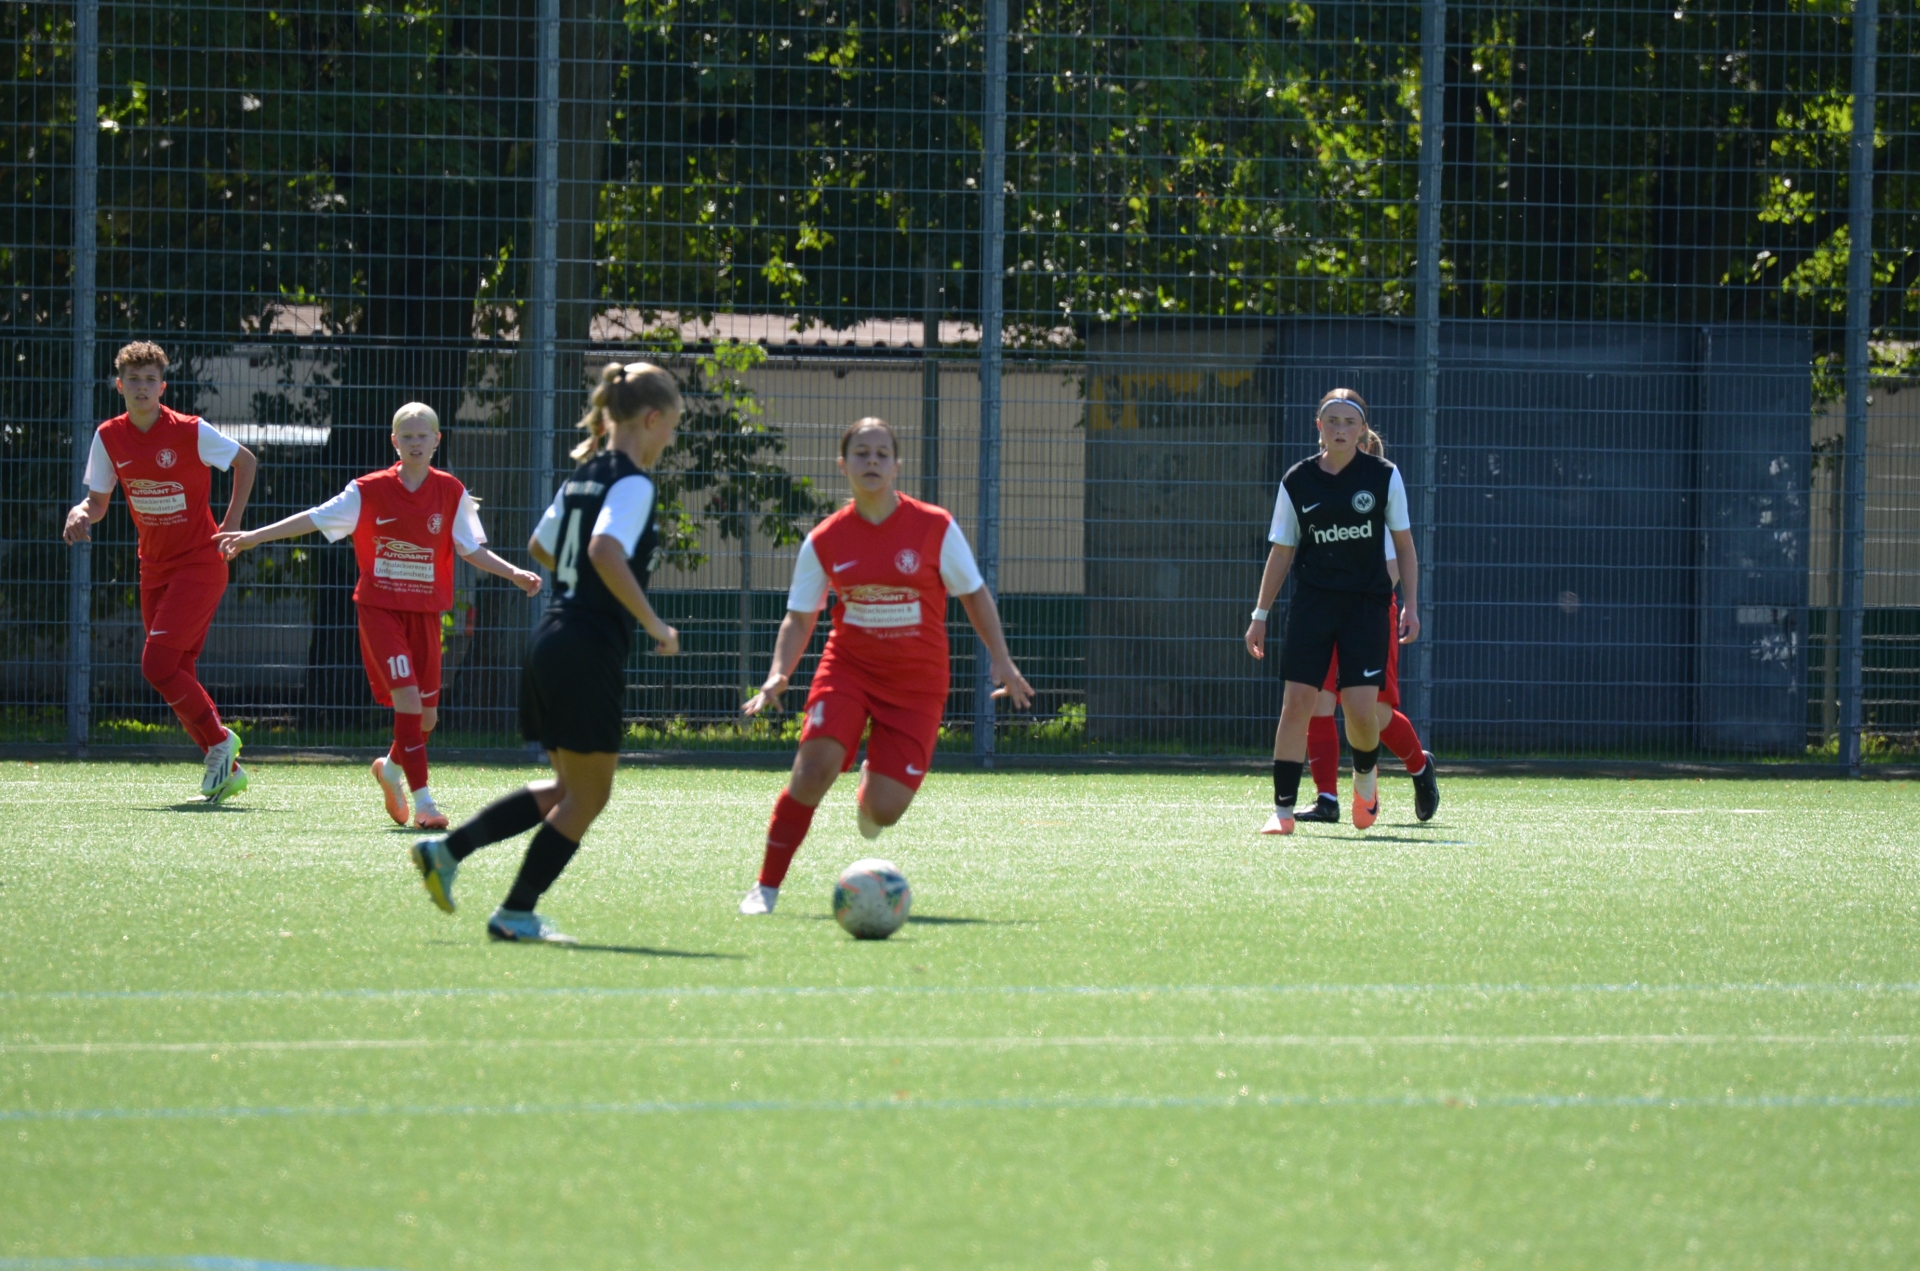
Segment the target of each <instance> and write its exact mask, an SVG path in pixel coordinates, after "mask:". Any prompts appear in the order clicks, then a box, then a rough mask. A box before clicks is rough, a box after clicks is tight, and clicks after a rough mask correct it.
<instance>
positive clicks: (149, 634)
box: [147, 631, 167, 637]
mask: <svg viewBox="0 0 1920 1271" xmlns="http://www.w3.org/2000/svg"><path fill="white" fill-rule="evenodd" d="M165 634H167V633H166V632H164V631H149V632H147V635H148V636H150V637H151V636H157V635H165Z"/></svg>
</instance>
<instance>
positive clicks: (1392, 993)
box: [0, 763, 1920, 1271]
mask: <svg viewBox="0 0 1920 1271" xmlns="http://www.w3.org/2000/svg"><path fill="white" fill-rule="evenodd" d="M527 775H530V774H529V772H528V771H516V770H513V769H508V768H487V767H451V766H449V767H442V768H440V769H438V770H436V773H435V776H434V786H435V790H436V792H437V793H438V794H439V795H440V797H441V800H442V804H443V806H446V807H448V808H449V809H450V810H451V811H453V812H454V813H455V815H456V816H457V815H459V814H460V813H463V812H467V811H471V810H473V809H474V808H476V807H478V806H479V805H480V804H481V803H482V802H483V801H485V800H486V799H488V798H490V797H491V796H492V795H494V794H497V793H499V792H503V791H504V790H506V789H508V788H510V787H511V786H512V785H513V784H514V783H515V782H517V781H519V780H522V779H524V778H525V776H527ZM197 778H198V769H197V767H195V768H187V767H185V766H179V765H174V766H164V765H152V766H140V765H113V764H91V765H73V764H41V765H31V764H24V763H12V764H8V765H5V766H4V767H0V800H4V803H5V806H6V815H5V817H4V820H3V821H0V904H4V916H5V923H6V939H5V942H4V943H3V944H0V967H3V968H4V977H3V978H0V1190H3V1191H4V1195H0V1267H19V1266H32V1267H36V1268H40V1267H46V1268H59V1267H73V1266H81V1265H87V1263H85V1262H79V1261H72V1260H75V1259H99V1258H107V1259H136V1260H138V1259H149V1260H153V1259H162V1260H164V1259H169V1258H186V1257H216V1256H217V1257H228V1258H248V1259H260V1260H263V1261H274V1262H284V1263H305V1264H318V1265H325V1266H330V1267H370V1268H394V1269H397V1268H407V1269H410V1271H428V1269H430V1268H440V1267H461V1266H470V1267H554V1268H601V1267H607V1268H613V1267H621V1268H625V1267H640V1266H646V1267H776V1266H777V1267H785V1266H796V1267H799V1266H827V1265H833V1266H854V1267H876V1268H879V1267H885V1268H896V1267H915V1268H933V1267H959V1266H965V1267H999V1266H1008V1267H1012V1266H1020V1267H1066V1268H1071V1267H1079V1268H1090V1269H1091V1271H1120V1269H1121V1268H1133V1267H1184V1266H1195V1267H1199V1266H1208V1265H1213V1266H1249V1267H1254V1266H1257V1267H1271V1266H1312V1267H1331V1268H1344V1267H1369V1268H1371V1267H1456V1266H1461V1267H1465V1266H1485V1267H1508V1266H1513V1267H1520V1266H1529V1267H1530V1266H1542V1267H1553V1268H1567V1267H1616V1266H1617V1267H1627V1266H1632V1267H1769V1268H1777V1267H1823V1268H1824V1267H1833V1266H1839V1265H1848V1266H1879V1265H1886V1266H1914V1265H1916V1264H1920V1074H1917V1073H1916V1072H1915V1070H1914V1066H1913V1059H1914V1052H1915V1047H1916V1043H1917V1042H1920V938H1917V934H1916V933H1920V887H1917V886H1916V883H1917V882H1920V868H1917V867H1920V846H1917V838H1916V835H1915V834H1914V833H1913V831H1912V828H1911V821H1910V819H1909V817H1910V813H1911V810H1912V808H1913V791H1912V789H1911V787H1908V786H1904V785H1897V784H1873V783H1868V784H1832V783H1812V782H1800V783H1790V782H1763V781H1722V782H1703V781H1637V782H1622V781H1578V780H1549V779H1526V780H1506V779H1499V780H1495V779H1478V780H1467V779H1455V780H1450V781H1448V782H1447V783H1446V785H1445V787H1444V789H1445V803H1444V805H1443V807H1442V809H1441V813H1440V815H1439V817H1438V818H1436V819H1435V820H1434V821H1433V822H1432V823H1431V824H1429V825H1425V826H1421V825H1417V824H1415V823H1414V822H1413V821H1412V818H1411V816H1410V814H1409V812H1408V809H1409V807H1410V803H1411V798H1410V794H1409V792H1408V789H1407V786H1406V783H1405V782H1404V780H1403V779H1398V778H1387V779H1386V780H1385V782H1384V787H1383V788H1384V790H1385V791H1386V795H1387V807H1386V811H1385V814H1384V816H1383V819H1382V821H1381V823H1380V824H1379V825H1377V826H1375V827H1374V828H1373V830H1371V831H1369V832H1367V833H1365V834H1360V833H1357V832H1355V831H1354V830H1352V829H1350V828H1348V827H1338V828H1335V827H1323V826H1314V827H1302V831H1301V833H1299V834H1298V835H1297V836H1296V837H1294V838H1293V839H1291V840H1273V839H1262V838H1259V837H1257V836H1256V835H1254V834H1253V833H1252V831H1253V830H1254V829H1255V828H1256V827H1257V826H1258V824H1259V822H1260V820H1261V819H1262V817H1263V816H1264V813H1265V805H1266V803H1267V788H1266V782H1265V780H1264V778H1260V777H1256V776H1166V775H1151V776H1142V775H1057V774H1050V775H1033V774H1016V773H997V774H981V773H967V772H953V771H946V772H941V773H938V774H936V775H935V777H933V778H932V779H930V780H929V782H928V784H927V786H926V788H925V790H924V791H923V792H922V794H921V797H920V799H919V801H918V802H917V803H916V805H915V806H914V808H913V809H912V811H911V812H910V813H909V814H908V816H907V818H906V820H905V821H904V822H903V823H902V824H901V825H900V826H899V827H898V828H897V829H896V830H894V831H892V832H890V833H889V834H888V835H887V837H886V838H884V839H883V840H882V841H881V843H880V844H879V845H878V847H879V849H880V850H881V853H882V854H884V855H887V856H890V857H891V858H893V859H894V860H896V861H897V862H899V864H900V865H901V866H902V867H903V868H904V869H905V871H906V872H907V874H908V876H909V877H910V878H911V879H912V881H913V884H914V888H915V903H914V913H915V917H914V921H913V922H912V923H910V924H909V925H908V927H907V928H906V929H905V930H904V931H903V932H902V933H901V934H900V935H899V936H897V937H895V938H894V939H893V940H891V941H888V942H885V943H860V942H855V941H853V940H851V939H849V938H847V937H846V936H844V935H843V934H842V933H841V932H840V930H839V928H838V927H836V926H835V925H834V924H833V922H832V921H831V918H830V917H829V913H828V904H827V899H828V892H829V888H830V885H831V879H832V875H833V873H834V872H835V870H836V869H837V868H838V867H840V866H842V865H844V864H846V863H847V862H848V861H851V860H852V859H854V858H856V857H859V856H864V855H869V854H872V852H873V850H874V845H869V844H867V843H865V842H864V841H862V840H861V839H860V838H859V837H858V836H857V835H856V834H855V832H854V826H853V815H852V809H851V805H850V800H851V795H852V790H851V783H850V782H849V783H845V784H843V786H842V788H840V789H837V790H836V791H835V792H834V794H833V795H832V796H830V797H829V800H828V803H827V804H826V805H825V808H824V809H823V812H822V814H821V816H820V817H819V818H818V819H817V820H816V821H815V823H814V827H815V828H814V831H813V835H812V837H811V838H810V839H809V841H808V843H807V845H806V848H805V849H804V851H803V852H802V854H801V856H800V858H799V860H798V861H797V863H796V865H795V869H794V872H793V874H792V876H791V877H790V878H789V880H788V885H787V887H786V888H785V890H784V891H783V894H782V899H781V903H780V908H779V911H778V913H777V914H776V915H775V916H774V917H772V918H770V919H744V918H740V917H738V916H736V914H735V913H734V905H735V902H736V901H737V899H738V897H739V895H740V893H741V892H743V891H744V890H745V888H746V886H747V884H748V882H750V881H751V878H752V874H753V870H754V867H755V866H756V865H757V863H758V851H759V849H758V842H759V838H760V833H761V831H762V829H763V827H764V824H765V819H766V815H767V810H768V807H769V805H770V802H771V799H772V796H773V794H774V792H775V790H776V789H777V788H778V785H779V782H780V776H779V774H777V773H770V772H765V771H758V772H753V771H749V772H739V771H695V770H687V769H627V770H624V771H623V772H622V773H621V776H620V781H619V785H618V787H617V789H616V791H615V795H614V800H613V804H612V806H611V808H610V809H609V810H608V812H607V813H606V814H605V816H604V817H603V819H602V820H601V822H600V823H599V824H598V825H597V826H596V827H595V829H594V831H593V833H592V834H591V835H590V836H589V837H588V839H587V842H586V845H585V847H584V848H583V849H582V852H581V854H580V856H579V857H577V858H576V860H575V862H574V865H573V867H572V869H571V870H570V871H569V872H568V874H567V875H566V876H565V877H564V878H563V879H562V880H561V882H560V884H559V885H558V887H557V888H556V889H555V890H554V891H553V892H552V893H550V895H549V897H548V899H547V902H546V904H545V905H544V906H543V909H544V911H545V912H547V913H548V914H549V915H550V916H551V917H553V918H554V919H556V920H557V921H558V922H560V923H561V924H562V925H563V926H564V927H565V928H566V929H567V930H569V931H571V932H572V933H574V934H575V935H577V936H578V937H580V938H581V939H582V940H583V941H585V942H586V943H585V944H584V945H583V947H581V948H579V949H557V948H529V947H513V946H497V945H490V944H489V943H488V942H487V941H486V940H485V939H484V937H483V935H482V925H483V922H484V919H485V917H486V914H487V913H488V912H489V911H490V910H491V908H492V907H493V905H494V904H495V903H497V902H498V900H499V897H500V895H501V894H502V893H503V892H504V891H505V889H506V886H507V883H508V881H509V880H510V878H511V876H512V873H513V871H514V869H515V868H516V867H517V865H518V861H519V855H520V845H519V844H518V843H515V844H507V845H501V846H498V847H495V848H491V849H489V850H487V851H486V852H483V853H481V854H480V855H479V856H476V857H474V858H473V859H472V860H471V861H470V862H469V863H468V865H467V866H466V867H465V868H464V869H463V872H462V874H461V877H460V881H459V885H458V889H457V894H458V895H459V897H460V899H461V901H462V907H461V910H460V913H459V914H458V915H457V916H456V917H452V918H449V917H446V916H444V915H442V914H441V913H439V911H437V910H435V909H433V908H432V907H431V905H430V904H429V903H428V901H427V898H426V895H425V893H424V891H423V890H422V889H421V887H420V885H419V883H418V881H417V878H416V876H415V875H413V874H412V873H411V871H410V868H409V867H408V866H407V865H406V863H405V860H404V851H403V848H404V846H405V844H406V843H407V841H408V836H407V835H406V834H405V833H404V832H401V831H398V830H396V829H394V828H393V827H392V826H391V824H390V823H389V822H387V821H386V820H385V818H384V816H383V814H382V813H381V811H380V805H379V799H378V797H377V792H376V791H375V789H374V787H373V784H372V782H371V781H370V780H369V779H368V778H367V776H366V774H365V773H364V771H362V770H360V769H358V768H351V767H347V766H322V765H315V766H302V765H293V764H281V765H262V766H259V767H258V768H256V769H255V770H254V782H253V788H252V790H251V791H249V792H248V793H247V794H246V795H244V796H242V797H241V798H240V799H239V800H238V801H237V802H235V803H234V804H232V805H230V806H227V807H224V808H220V809H205V808H200V807H197V806H195V802H194V799H195V795H194V790H195V785H196V782H197ZM136 1264H137V1265H150V1266H159V1265H187V1264H185V1263H166V1262H164V1261H147V1262H140V1263H134V1262H129V1263H123V1264H122V1265H136ZM95 1265H99V1264H95ZM202 1265H211V1264H202Z"/></svg>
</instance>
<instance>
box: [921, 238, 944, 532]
mask: <svg viewBox="0 0 1920 1271" xmlns="http://www.w3.org/2000/svg"><path fill="white" fill-rule="evenodd" d="M920 292H921V295H920V304H921V316H920V497H921V498H923V499H925V500H926V501H927V502H929V503H935V504H937V503H939V502H940V275H939V273H938V272H937V270H936V268H935V262H934V256H933V249H932V248H931V247H929V248H928V249H927V259H926V265H925V267H924V268H923V270H922V271H921V284H920Z"/></svg>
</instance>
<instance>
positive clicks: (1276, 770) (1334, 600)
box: [1246, 388, 1420, 834]
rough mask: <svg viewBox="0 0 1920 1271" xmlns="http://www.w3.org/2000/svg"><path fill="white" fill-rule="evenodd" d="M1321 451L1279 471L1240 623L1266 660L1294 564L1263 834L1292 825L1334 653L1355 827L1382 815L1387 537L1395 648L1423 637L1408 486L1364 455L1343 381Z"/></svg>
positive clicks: (1363, 413)
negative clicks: (1262, 560) (1396, 566)
mask: <svg viewBox="0 0 1920 1271" xmlns="http://www.w3.org/2000/svg"><path fill="white" fill-rule="evenodd" d="M1315 423H1316V424H1317V426H1318V427H1319V429H1320V453H1319V454H1318V455H1316V456H1315V457H1313V458H1311V459H1304V460H1302V461H1301V462H1299V463H1296V464H1295V465H1293V467H1291V468H1289V469H1287V475H1286V476H1285V477H1283V478H1281V481H1280V493H1279V495H1278V496H1277V497H1276V498H1275V499H1274V504H1273V525H1272V528H1271V530H1270V531H1269V533H1268V535H1267V538H1268V541H1270V542H1271V543H1272V544H1273V548H1272V550H1271V551H1269V552H1268V553H1267V567H1266V569H1265V571H1264V572H1263V573H1262V574H1261V575H1260V598H1259V599H1258V600H1257V601H1256V602H1255V604H1254V609H1253V621H1252V622H1251V623H1250V624H1249V625H1248V627H1247V635H1246V640H1247V652H1249V653H1251V654H1252V655H1253V656H1254V657H1256V658H1264V657H1265V656H1266V642H1267V611H1268V609H1269V608H1270V607H1271V606H1272V604H1273V602H1274V600H1275V599H1276V598H1277V597H1278V596H1279V595H1280V585H1281V584H1282V583H1284V582H1286V580H1287V572H1288V571H1289V570H1290V569H1292V568H1293V567H1294V566H1295V565H1296V564H1297V565H1298V566H1299V571H1300V579H1299V583H1298V585H1297V586H1295V588H1294V593H1293V600H1292V602H1291V603H1290V604H1289V605H1288V607H1287V636H1286V641H1285V643H1284V644H1282V645H1281V649H1280V675H1281V678H1283V679H1284V680H1286V682H1287V687H1286V697H1285V699H1284V701H1283V703H1282V705H1281V708H1280V726H1279V728H1278V729H1276V730H1275V732H1274V737H1273V815H1272V817H1270V818H1268V820H1267V824H1266V825H1265V827H1263V828H1262V829H1261V831H1260V832H1261V833H1262V834H1291V833H1293V823H1294V814H1293V805H1294V800H1295V799H1296V798H1298V797H1299V793H1300V769H1301V767H1302V765H1303V764H1304V763H1305V762H1306V757H1307V726H1308V725H1309V724H1310V723H1311V722H1312V720H1313V710H1314V705H1315V703H1316V702H1317V701H1318V699H1319V693H1320V684H1321V681H1322V680H1324V679H1325V678H1326V674H1327V667H1328V665H1329V663H1330V662H1331V661H1332V659H1333V654H1334V651H1335V650H1336V649H1338V651H1339V653H1340V681H1339V684H1340V702H1341V705H1342V706H1343V707H1345V714H1346V717H1347V744H1348V745H1349V746H1350V747H1351V748H1352V750H1353V823H1354V825H1355V826H1356V827H1358V828H1360V829H1363V830H1364V829H1366V828H1367V827H1368V826H1370V825H1372V824H1373V822H1374V819H1375V818H1376V817H1378V816H1379V814H1380V794H1379V785H1378V773H1377V772H1376V771H1375V769H1376V766H1377V764H1378V763H1379V759H1380V729H1379V725H1378V723H1377V722H1376V720H1375V718H1374V703H1375V701H1376V700H1377V698H1378V696H1379V693H1380V685H1381V682H1382V679H1383V677H1384V675H1385V673H1386V667H1387V648H1388V644H1387V642H1388V640H1389V639H1391V638H1392V637H1391V634H1390V633H1389V632H1388V630H1387V609H1388V604H1389V602H1390V601H1391V599H1392V596H1393V579H1392V578H1391V577H1390V576H1389V575H1388V573H1387V551H1386V542H1387V536H1388V535H1389V534H1391V535H1392V536H1393V546H1394V550H1395V552H1396V553H1397V555H1398V557H1399V562H1400V590H1401V594H1402V596H1403V597H1404V600H1403V602H1402V604H1401V607H1400V630H1399V638H1400V643H1401V644H1411V643H1412V642H1413V641H1414V640H1416V639H1418V638H1419V635H1420V616H1419V615H1420V607H1419V606H1420V562H1419V560H1418V559H1416V558H1415V556H1414V550H1413V534H1412V533H1411V532H1410V531H1411V523H1410V522H1409V520H1408V517H1407V488H1406V486H1405V484H1404V483H1402V481H1401V480H1400V470H1399V469H1398V468H1396V467H1394V466H1393V465H1392V464H1391V463H1388V462H1387V461H1386V460H1385V459H1380V458H1376V457H1374V456H1373V455H1369V454H1364V453H1362V452H1361V450H1360V440H1361V438H1362V437H1363V436H1365V435H1366V431H1367V403H1366V402H1365V401H1364V400H1363V399H1362V398H1361V396H1360V394H1358V393H1356V392H1354V391H1353V390H1352V389H1350V388H1336V389H1334V390H1333V391H1332V392H1330V393H1328V394H1327V395H1326V396H1325V397H1323V398H1321V399H1320V406H1319V409H1318V410H1317V411H1315Z"/></svg>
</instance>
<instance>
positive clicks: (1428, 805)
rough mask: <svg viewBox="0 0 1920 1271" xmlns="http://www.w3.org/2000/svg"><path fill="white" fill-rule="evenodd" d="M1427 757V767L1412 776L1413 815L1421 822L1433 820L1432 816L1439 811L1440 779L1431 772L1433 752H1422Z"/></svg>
mask: <svg viewBox="0 0 1920 1271" xmlns="http://www.w3.org/2000/svg"><path fill="white" fill-rule="evenodd" d="M1420 753H1421V754H1423V755H1425V756H1426V757H1427V766H1426V767H1424V768H1422V769H1421V770H1420V771H1419V772H1417V773H1415V774H1414V776H1413V814H1414V815H1415V816H1417V817H1419V818H1420V819H1421V820H1422V821H1431V820H1433V814H1434V813H1435V812H1438V811H1439V810H1440V777H1439V774H1438V773H1436V772H1434V770H1433V752H1432V751H1431V750H1423V751H1421V752H1420Z"/></svg>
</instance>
